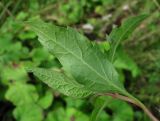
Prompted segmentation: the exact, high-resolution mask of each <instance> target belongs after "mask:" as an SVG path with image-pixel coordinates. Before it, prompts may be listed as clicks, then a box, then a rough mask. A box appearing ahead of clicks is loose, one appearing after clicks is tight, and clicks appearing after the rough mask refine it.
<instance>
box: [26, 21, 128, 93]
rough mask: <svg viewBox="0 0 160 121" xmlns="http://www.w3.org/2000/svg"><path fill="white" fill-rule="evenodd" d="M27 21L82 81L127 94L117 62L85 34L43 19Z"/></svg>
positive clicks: (77, 79) (68, 70)
mask: <svg viewBox="0 0 160 121" xmlns="http://www.w3.org/2000/svg"><path fill="white" fill-rule="evenodd" d="M27 24H28V25H29V26H30V27H31V29H32V30H33V31H35V32H36V33H37V35H38V37H39V41H40V42H41V44H42V45H43V46H44V47H45V48H47V49H48V51H50V52H51V53H52V54H53V55H55V56H56V57H57V58H58V60H59V61H60V63H61V64H62V65H63V67H64V69H65V70H66V71H67V72H69V73H71V75H72V76H73V77H74V78H75V79H76V81H77V82H78V83H80V84H83V85H85V86H86V87H87V88H88V89H90V90H92V91H98V92H110V91H112V92H120V93H125V89H124V87H123V85H122V83H121V82H120V81H119V79H118V74H117V71H116V70H115V68H114V67H113V65H112V64H111V63H110V62H109V61H108V60H107V58H106V56H105V54H104V53H102V52H101V51H100V49H99V48H98V47H97V46H93V44H92V43H91V42H90V41H88V40H87V39H86V38H85V37H84V36H83V35H81V34H79V33H78V32H77V31H75V30H74V29H72V28H70V27H67V28H66V27H59V26H55V25H52V24H47V23H45V22H43V21H41V20H32V21H30V22H27ZM40 25H41V26H40Z"/></svg>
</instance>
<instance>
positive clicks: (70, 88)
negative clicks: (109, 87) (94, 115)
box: [27, 68, 92, 98]
mask: <svg viewBox="0 0 160 121" xmlns="http://www.w3.org/2000/svg"><path fill="white" fill-rule="evenodd" d="M27 70H28V71H29V72H33V74H34V75H35V76H37V77H38V78H39V79H40V80H42V81H43V82H44V83H46V84H47V85H48V86H49V87H51V88H53V89H55V90H58V91H59V92H61V93H63V94H65V95H67V96H71V97H75V98H84V97H87V96H89V95H91V94H92V92H91V91H89V90H87V89H86V88H85V87H84V86H83V85H81V84H78V83H77V82H76V81H75V80H74V79H73V78H71V77H69V76H67V75H66V74H64V73H63V72H60V71H57V70H51V69H43V68H29V69H27Z"/></svg>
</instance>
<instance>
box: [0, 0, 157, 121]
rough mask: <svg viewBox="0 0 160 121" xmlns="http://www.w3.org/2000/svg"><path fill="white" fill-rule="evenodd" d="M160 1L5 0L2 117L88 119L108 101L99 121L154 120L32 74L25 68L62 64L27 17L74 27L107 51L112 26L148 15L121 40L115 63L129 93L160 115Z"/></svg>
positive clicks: (0, 5)
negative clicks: (69, 92)
mask: <svg viewBox="0 0 160 121" xmlns="http://www.w3.org/2000/svg"><path fill="white" fill-rule="evenodd" d="M159 3H160V1H158V0H1V1H0V120H1V121H89V118H90V115H91V114H92V111H93V110H94V111H95V108H97V107H98V106H100V105H101V104H102V103H103V101H104V99H105V100H106V99H107V102H106V104H105V105H104V110H102V112H101V113H100V114H99V116H100V119H99V121H149V119H148V117H147V116H146V115H145V114H144V113H143V112H142V111H141V110H140V109H139V108H137V107H135V106H134V105H129V104H127V103H126V102H123V101H120V100H116V99H112V98H110V97H99V98H96V97H90V98H88V99H83V100H82V99H72V98H69V97H66V96H64V95H62V94H59V93H58V92H56V91H55V90H52V89H50V88H49V87H48V86H47V85H45V84H43V83H42V82H40V80H38V79H37V78H35V77H34V76H33V75H32V74H30V73H27V72H26V71H25V69H24V67H25V66H36V67H45V68H53V67H61V65H60V64H59V62H58V60H57V59H56V58H55V57H54V56H52V55H50V54H49V53H48V52H47V51H46V50H45V49H44V48H42V46H41V45H40V43H39V42H38V41H37V37H36V35H35V33H33V32H32V31H30V30H29V29H28V27H27V26H23V25H22V24H21V22H22V21H26V20H29V19H30V18H33V17H41V18H42V19H43V20H45V21H48V22H51V23H54V24H57V25H62V26H66V25H68V26H72V27H74V28H76V29H78V30H79V32H81V33H83V34H84V35H85V36H87V37H88V38H89V39H90V40H91V41H92V42H93V43H94V42H96V43H99V46H100V48H101V50H102V51H103V52H106V51H107V50H108V49H109V43H108V42H107V41H106V40H107V39H108V38H107V35H108V34H109V33H110V32H111V30H112V28H114V27H116V26H120V24H121V22H122V21H123V20H124V19H126V18H128V17H130V16H135V15H139V14H143V13H147V14H149V17H148V18H147V19H146V20H145V21H144V22H143V23H142V24H141V25H140V26H139V27H138V28H137V29H136V31H135V32H134V34H133V35H132V36H131V37H130V38H129V39H128V40H125V41H123V42H122V44H121V45H120V47H119V48H118V51H117V54H116V56H117V60H116V62H115V66H116V68H117V70H118V71H119V73H120V81H122V82H123V83H124V85H125V87H126V88H127V90H129V92H130V93H132V94H133V95H135V96H136V97H138V98H139V99H140V100H141V101H142V102H144V104H145V105H146V106H147V107H149V109H150V110H151V111H152V112H153V113H154V115H155V116H156V117H158V118H159V119H160V34H159V33H160V5H159ZM94 111H93V113H94Z"/></svg>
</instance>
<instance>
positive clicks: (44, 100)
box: [38, 91, 53, 109]
mask: <svg viewBox="0 0 160 121" xmlns="http://www.w3.org/2000/svg"><path fill="white" fill-rule="evenodd" d="M52 101H53V94H52V92H51V91H46V93H45V95H44V96H43V97H41V98H40V99H39V100H38V105H40V106H41V107H42V108H43V109H47V108H48V107H50V106H51V104H52Z"/></svg>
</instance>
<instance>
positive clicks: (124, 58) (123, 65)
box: [114, 48, 140, 77]
mask: <svg viewBox="0 0 160 121" xmlns="http://www.w3.org/2000/svg"><path fill="white" fill-rule="evenodd" d="M117 50H118V51H117V53H116V60H115V62H114V65H115V67H116V68H119V69H125V70H129V71H131V73H132V76H133V77H136V76H138V75H139V74H140V69H139V67H138V66H137V64H136V63H135V62H134V60H133V59H132V58H131V57H129V56H128V55H127V53H126V52H125V51H124V49H123V48H118V49H117Z"/></svg>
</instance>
